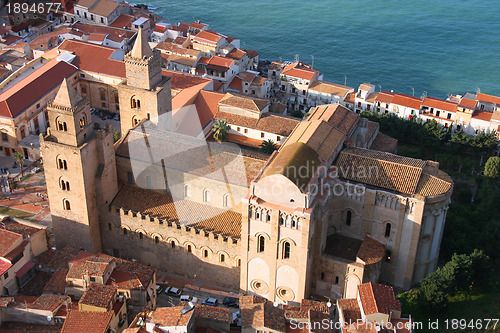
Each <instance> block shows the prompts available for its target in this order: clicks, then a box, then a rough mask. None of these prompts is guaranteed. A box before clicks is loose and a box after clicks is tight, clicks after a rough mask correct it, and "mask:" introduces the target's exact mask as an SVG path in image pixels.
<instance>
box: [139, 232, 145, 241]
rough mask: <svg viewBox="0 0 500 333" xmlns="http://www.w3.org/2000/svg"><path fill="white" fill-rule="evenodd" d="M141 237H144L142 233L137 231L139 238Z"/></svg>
mask: <svg viewBox="0 0 500 333" xmlns="http://www.w3.org/2000/svg"><path fill="white" fill-rule="evenodd" d="M143 238H144V234H143V233H142V232H140V231H139V239H143Z"/></svg>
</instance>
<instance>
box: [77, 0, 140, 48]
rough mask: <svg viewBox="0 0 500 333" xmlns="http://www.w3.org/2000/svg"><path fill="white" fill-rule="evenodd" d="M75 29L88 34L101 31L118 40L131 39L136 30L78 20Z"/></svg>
mask: <svg viewBox="0 0 500 333" xmlns="http://www.w3.org/2000/svg"><path fill="white" fill-rule="evenodd" d="M104 1H106V0H104ZM73 29H77V30H80V31H83V32H84V33H85V34H86V35H88V34H90V33H101V34H107V35H109V36H108V38H111V37H113V38H114V39H116V40H120V41H121V40H124V39H127V40H130V39H131V38H132V37H134V36H135V34H136V32H135V31H132V30H126V29H119V28H113V27H107V26H104V25H92V24H86V23H80V22H77V23H75V24H74V25H73Z"/></svg>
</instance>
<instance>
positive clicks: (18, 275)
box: [16, 248, 35, 278]
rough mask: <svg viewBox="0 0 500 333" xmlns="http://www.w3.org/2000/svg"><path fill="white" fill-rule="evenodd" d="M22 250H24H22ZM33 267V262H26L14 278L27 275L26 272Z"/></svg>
mask: <svg viewBox="0 0 500 333" xmlns="http://www.w3.org/2000/svg"><path fill="white" fill-rule="evenodd" d="M23 250H24V248H23ZM33 266H35V263H34V262H33V261H28V262H27V263H26V264H24V265H23V267H21V268H20V269H19V270H18V271H17V272H16V276H17V277H18V278H20V277H22V276H24V274H26V273H28V271H29V270H30V269H31V268H33Z"/></svg>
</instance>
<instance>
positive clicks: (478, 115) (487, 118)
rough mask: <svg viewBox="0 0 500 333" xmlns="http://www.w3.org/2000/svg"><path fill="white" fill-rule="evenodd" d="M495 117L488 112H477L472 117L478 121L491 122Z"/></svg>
mask: <svg viewBox="0 0 500 333" xmlns="http://www.w3.org/2000/svg"><path fill="white" fill-rule="evenodd" d="M492 116H493V112H488V111H479V110H478V111H476V112H474V114H473V115H472V118H473V119H478V120H483V121H487V122H489V121H490V120H491V117H492Z"/></svg>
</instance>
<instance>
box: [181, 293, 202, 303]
mask: <svg viewBox="0 0 500 333" xmlns="http://www.w3.org/2000/svg"><path fill="white" fill-rule="evenodd" d="M180 300H181V302H191V303H193V304H196V303H198V299H197V298H196V297H193V296H189V295H182V296H181V298H180Z"/></svg>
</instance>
